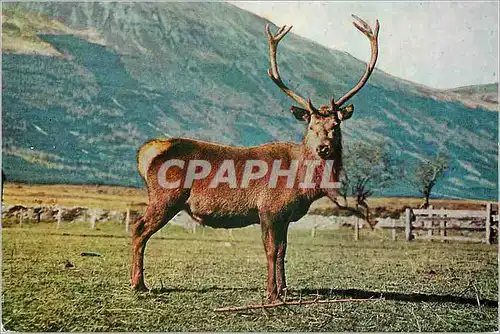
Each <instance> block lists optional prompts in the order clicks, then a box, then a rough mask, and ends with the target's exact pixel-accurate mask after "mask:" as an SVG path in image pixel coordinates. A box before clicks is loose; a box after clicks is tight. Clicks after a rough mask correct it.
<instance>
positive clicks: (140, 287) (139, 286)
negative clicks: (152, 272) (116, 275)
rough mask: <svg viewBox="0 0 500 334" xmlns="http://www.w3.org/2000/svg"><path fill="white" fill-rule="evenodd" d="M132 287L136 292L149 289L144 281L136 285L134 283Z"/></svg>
mask: <svg viewBox="0 0 500 334" xmlns="http://www.w3.org/2000/svg"><path fill="white" fill-rule="evenodd" d="M132 288H133V289H134V291H135V292H148V291H149V289H148V288H147V287H146V285H145V284H144V283H139V284H136V285H133V286H132Z"/></svg>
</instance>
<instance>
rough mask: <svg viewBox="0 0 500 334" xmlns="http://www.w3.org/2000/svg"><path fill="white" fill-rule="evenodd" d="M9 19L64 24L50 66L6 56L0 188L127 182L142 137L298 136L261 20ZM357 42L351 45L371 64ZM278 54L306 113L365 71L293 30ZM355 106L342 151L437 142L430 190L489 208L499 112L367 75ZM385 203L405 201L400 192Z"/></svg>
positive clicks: (47, 10) (59, 8)
mask: <svg viewBox="0 0 500 334" xmlns="http://www.w3.org/2000/svg"><path fill="white" fill-rule="evenodd" d="M9 10H15V11H16V13H17V14H16V15H18V16H21V17H22V16H23V15H42V16H43V17H46V18H47V20H57V22H58V23H60V24H61V25H62V26H64V28H60V29H59V30H58V31H45V30H43V29H40V31H41V32H42V33H41V34H39V35H38V38H40V40H41V41H43V43H46V44H48V45H50V47H51V48H53V49H54V50H56V51H57V54H58V55H59V56H46V55H42V54H37V53H36V52H33V53H32V54H26V52H17V51H15V50H10V52H7V51H8V50H3V51H4V52H3V59H2V67H3V87H4V91H3V102H2V104H3V105H2V107H3V149H4V153H3V154H4V155H3V168H4V170H5V171H6V173H7V176H8V177H9V178H10V179H11V180H20V181H25V182H44V183H107V184H121V185H134V186H136V185H141V184H142V182H141V180H140V178H139V176H138V173H137V172H136V167H135V152H136V150H137V148H138V147H139V146H140V145H141V143H143V142H144V141H146V140H148V139H151V138H155V137H162V136H163V137H165V136H184V137H194V138H198V139H203V140H210V141H214V142H218V143H223V144H235V145H245V146H249V145H258V144H262V143H265V142H270V141H299V140H300V139H301V136H302V133H303V131H304V124H302V123H299V122H297V121H296V120H295V119H294V118H293V117H292V116H291V115H290V113H289V112H288V111H287V110H288V109H289V106H290V105H291V101H290V99H289V98H288V97H286V96H285V95H284V94H283V93H282V92H280V91H279V89H278V88H277V87H276V86H275V85H274V84H273V83H272V82H271V80H270V79H269V78H267V75H266V70H267V67H268V59H267V39H266V36H265V34H264V25H265V24H266V23H267V21H266V20H264V19H262V18H260V17H257V16H255V15H253V14H250V13H248V12H245V11H243V10H241V9H238V8H236V7H234V6H232V5H229V4H225V3H128V4H125V3H90V2H88V3H78V4H75V3H71V4H70V3H22V4H20V3H19V4H5V5H4V14H6V15H8V11H9ZM20 13H21V14H20ZM23 13H24V14H23ZM26 13H27V14H26ZM382 24H383V23H382ZM353 29H354V28H353ZM86 31H92V34H86V33H83V32H86ZM96 34H97V35H98V36H97V37H96ZM89 36H92V38H93V39H92V38H90V37H89ZM4 38H5V37H4ZM380 38H383V35H381V37H380ZM365 39H366V38H365V37H364V36H362V35H361V34H360V36H359V40H356V41H354V42H356V43H365V44H366V48H367V56H368V52H369V51H368V50H369V45H368V42H367V41H366V40H365ZM96 40H98V41H99V42H98V43H96ZM279 52H280V54H279V55H278V57H279V62H280V65H281V66H280V69H281V72H282V76H283V77H284V78H285V79H286V80H287V81H288V82H289V83H290V85H291V86H292V87H294V88H295V89H296V90H297V91H300V92H301V93H302V94H303V95H306V96H310V97H311V98H312V100H313V102H314V103H315V104H316V105H318V104H320V103H326V102H327V101H328V100H329V98H330V97H331V95H332V94H334V95H335V96H336V97H337V98H338V97H339V96H340V95H342V94H343V93H344V92H346V91H347V90H348V89H349V88H350V87H351V86H352V85H354V84H355V83H356V82H357V80H358V79H359V77H360V76H361V75H362V73H363V72H364V69H365V66H366V65H365V64H364V63H363V62H361V61H359V60H357V59H355V58H353V57H351V56H350V55H348V54H347V53H344V52H339V51H334V50H329V49H326V48H324V47H322V46H319V45H318V44H315V43H313V42H311V41H309V40H306V39H303V38H301V37H299V36H296V35H293V34H289V36H287V37H286V39H285V40H284V41H283V42H282V43H281V45H280V51H279ZM381 52H382V53H383V50H381ZM352 101H353V103H354V105H355V108H356V112H355V116H354V117H353V118H352V119H351V120H349V121H348V122H346V123H345V124H344V125H343V132H344V134H345V135H344V140H345V141H349V140H352V139H362V140H366V141H369V142H370V141H373V140H375V139H386V140H389V141H390V143H391V145H392V150H393V152H394V153H395V154H400V155H401V156H402V157H404V158H405V159H416V158H418V156H419V155H420V154H422V153H426V154H431V153H432V152H434V151H435V150H436V148H437V147H438V146H440V145H442V144H444V146H445V149H446V150H447V151H448V153H449V154H450V155H451V156H452V159H453V166H454V168H453V170H452V171H451V172H450V173H449V174H448V176H447V179H446V180H445V182H443V183H441V184H440V185H439V186H438V187H437V189H436V191H437V192H438V193H439V194H441V195H444V196H452V197H453V196H455V197H475V198H496V195H497V181H496V180H497V161H498V158H497V146H496V139H497V137H498V118H497V117H498V115H497V113H492V112H488V111H486V110H484V109H481V108H479V109H477V110H474V111H471V109H469V108H468V107H466V106H464V105H463V104H461V103H459V102H453V101H444V100H439V99H433V98H429V97H428V95H427V94H424V93H422V92H421V91H420V86H418V85H413V84H411V83H409V82H407V81H403V80H399V79H397V78H394V77H392V76H389V75H386V74H384V73H383V72H381V71H377V70H376V71H375V73H374V74H373V75H372V77H371V78H370V81H369V83H368V84H367V85H366V86H365V87H364V88H363V90H362V91H361V92H360V93H359V94H358V95H357V96H355V97H354V98H353V99H352ZM284 110H285V111H284ZM384 194H386V195H396V194H399V195H411V194H413V192H412V190H411V189H408V188H407V187H406V186H405V185H403V184H399V185H396V186H394V187H393V188H391V189H388V190H387V191H386V192H385V193H384Z"/></svg>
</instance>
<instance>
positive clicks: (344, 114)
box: [337, 104, 354, 121]
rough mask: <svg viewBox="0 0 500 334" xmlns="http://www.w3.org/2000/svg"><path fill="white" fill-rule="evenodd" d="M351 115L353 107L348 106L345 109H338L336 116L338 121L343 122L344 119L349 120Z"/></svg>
mask: <svg viewBox="0 0 500 334" xmlns="http://www.w3.org/2000/svg"><path fill="white" fill-rule="evenodd" d="M353 113H354V106H353V105H352V104H350V105H348V106H347V107H344V108H340V109H339V111H337V115H338V117H339V120H341V121H345V120H346V119H349V118H351V116H352V114H353Z"/></svg>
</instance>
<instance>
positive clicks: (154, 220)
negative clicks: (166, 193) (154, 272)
mask: <svg viewBox="0 0 500 334" xmlns="http://www.w3.org/2000/svg"><path fill="white" fill-rule="evenodd" d="M179 211H181V209H180V208H177V207H167V208H166V209H164V208H161V209H160V207H159V206H148V209H147V210H146V214H145V216H144V217H142V218H140V219H138V220H137V221H136V222H135V224H134V226H133V229H132V287H133V288H134V290H136V291H147V290H148V288H147V287H146V284H144V251H145V249H146V243H147V241H148V240H149V238H150V237H151V236H152V235H153V234H154V233H155V232H156V231H158V230H159V229H161V228H162V227H163V226H165V225H166V224H167V223H168V221H169V220H170V219H172V218H173V217H174V216H175V215H176V214H177V213H178V212H179Z"/></svg>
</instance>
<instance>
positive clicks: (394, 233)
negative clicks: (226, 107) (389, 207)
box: [391, 218, 396, 241]
mask: <svg viewBox="0 0 500 334" xmlns="http://www.w3.org/2000/svg"><path fill="white" fill-rule="evenodd" d="M391 235H392V241H396V220H395V219H393V218H391Z"/></svg>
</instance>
